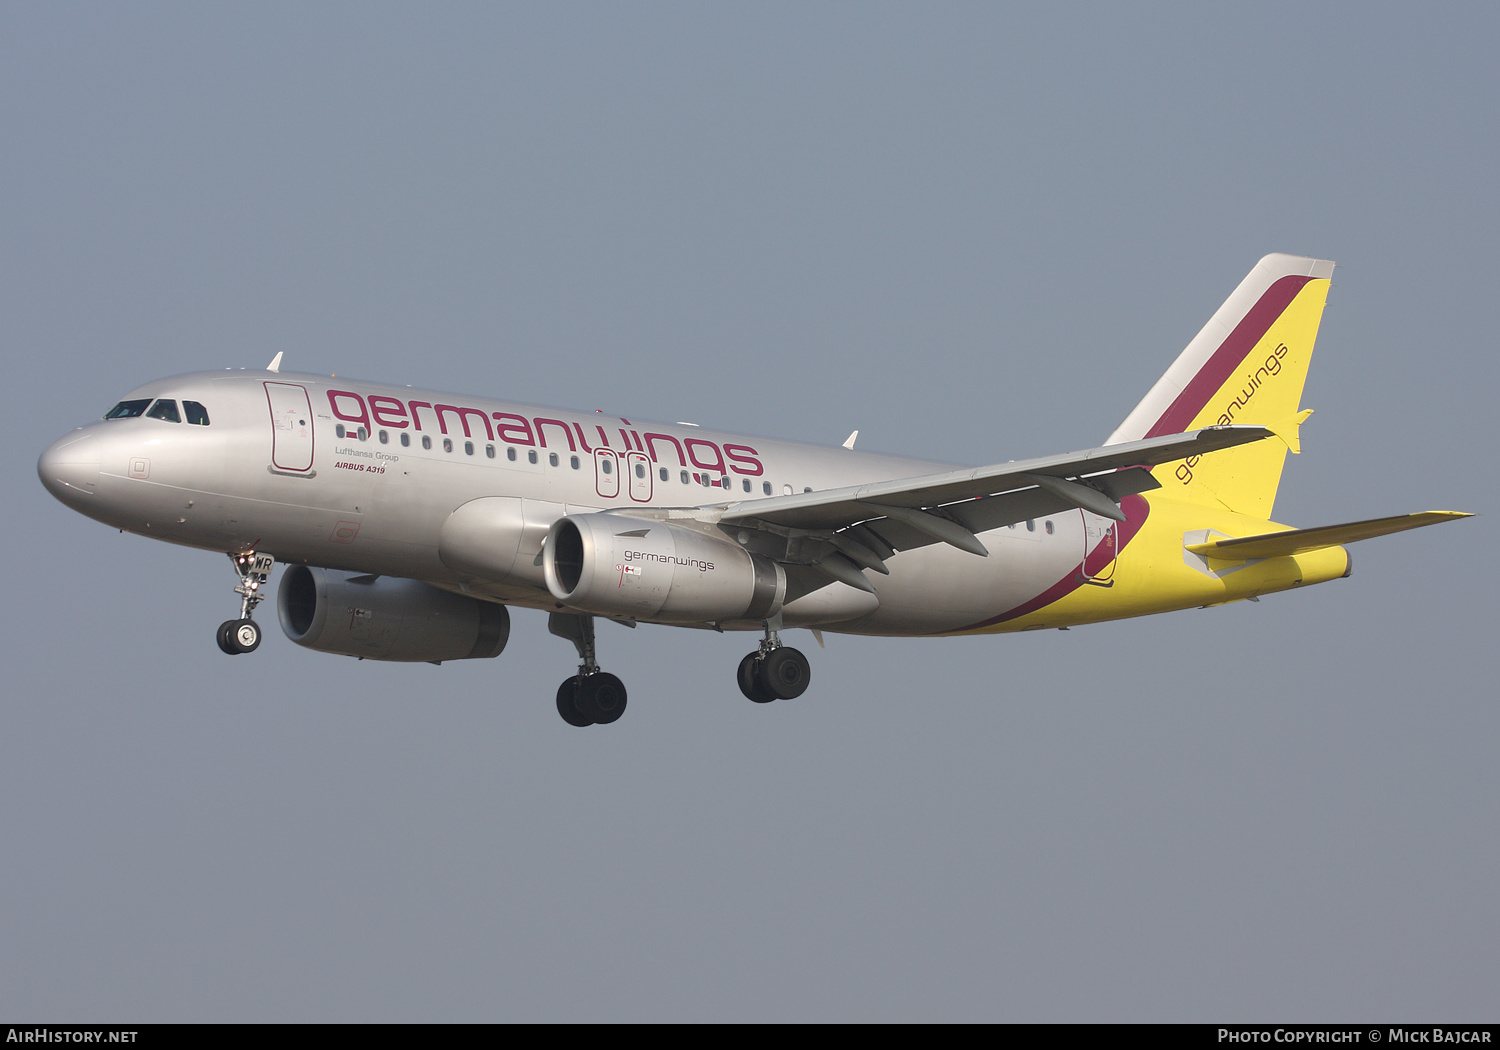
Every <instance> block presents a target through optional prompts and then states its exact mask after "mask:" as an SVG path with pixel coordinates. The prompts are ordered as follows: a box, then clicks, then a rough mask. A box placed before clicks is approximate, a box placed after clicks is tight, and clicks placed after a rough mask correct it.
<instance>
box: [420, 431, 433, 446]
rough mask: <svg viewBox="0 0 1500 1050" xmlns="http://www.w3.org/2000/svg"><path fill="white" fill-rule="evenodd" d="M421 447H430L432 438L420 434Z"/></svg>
mask: <svg viewBox="0 0 1500 1050" xmlns="http://www.w3.org/2000/svg"><path fill="white" fill-rule="evenodd" d="M422 447H423V448H431V447H432V438H430V437H428V436H427V435H426V434H423V435H422Z"/></svg>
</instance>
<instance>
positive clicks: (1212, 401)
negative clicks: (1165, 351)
mask: <svg viewBox="0 0 1500 1050" xmlns="http://www.w3.org/2000/svg"><path fill="white" fill-rule="evenodd" d="M1332 275H1333V263H1331V262H1328V261H1326V260H1322V259H1310V258H1305V257H1302V256H1294V255H1279V254H1278V255H1268V256H1266V257H1265V258H1264V259H1262V260H1261V261H1260V262H1259V263H1257V264H1256V266H1255V268H1254V269H1253V270H1251V271H1250V273H1249V275H1248V276H1247V277H1246V278H1245V279H1244V280H1243V281H1241V282H1240V285H1239V287H1238V288H1236V289H1235V290H1234V293H1233V294H1232V295H1230V297H1229V298H1228V299H1227V300H1225V302H1224V305H1223V306H1221V307H1219V309H1218V311H1217V312H1216V313H1215V314H1214V315H1213V317H1212V318H1210V319H1209V322H1208V324H1206V325H1204V327H1203V330H1202V331H1200V332H1199V333H1198V335H1197V336H1196V337H1195V338H1194V339H1193V341H1192V342H1191V343H1189V344H1188V345H1187V349H1185V350H1183V352H1182V353H1181V354H1180V355H1179V356H1178V358H1177V360H1176V361H1174V362H1173V363H1172V367H1171V368H1169V369H1167V371H1166V373H1165V374H1164V375H1163V376H1162V377H1161V378H1160V379H1159V380H1157V382H1156V385H1155V386H1153V387H1152V388H1151V390H1150V392H1149V393H1147V394H1146V396H1145V397H1144V398H1143V399H1142V400H1141V403H1140V404H1139V405H1137V406H1136V407H1135V410H1134V411H1132V412H1131V413H1130V415H1129V416H1127V417H1126V418H1125V421H1124V422H1123V423H1121V424H1120V426H1119V428H1118V429H1117V430H1116V431H1115V432H1114V433H1113V434H1112V435H1110V438H1109V440H1108V442H1106V443H1107V444H1111V445H1114V444H1119V443H1121V442H1124V441H1136V440H1139V439H1141V438H1148V437H1157V436H1159V435H1162V434H1178V433H1182V432H1183V431H1187V430H1194V429H1196V428H1198V427H1206V426H1214V425H1224V424H1229V423H1254V424H1257V425H1259V426H1263V427H1266V428H1267V429H1269V430H1272V431H1274V432H1275V433H1276V434H1277V436H1279V437H1280V438H1281V439H1282V440H1281V441H1259V442H1255V443H1253V444H1249V445H1242V446H1239V447H1237V448H1232V449H1225V450H1223V451H1220V452H1214V453H1211V454H1209V455H1206V456H1202V457H1197V458H1193V459H1187V460H1183V461H1182V462H1180V463H1166V464H1163V465H1161V466H1159V467H1157V468H1156V469H1155V470H1154V471H1152V473H1153V475H1154V476H1155V477H1156V480H1157V481H1159V482H1161V484H1162V488H1163V490H1164V492H1163V494H1164V495H1171V496H1175V497H1176V498H1178V499H1185V500H1189V501H1191V502H1196V503H1209V504H1216V505H1222V506H1225V507H1228V508H1229V509H1230V510H1233V511H1235V512H1237V513H1240V514H1248V515H1252V516H1254V517H1258V518H1266V519H1269V518H1270V517H1271V510H1272V507H1273V506H1274V505H1275V502H1276V488H1277V486H1278V485H1279V484H1280V482H1281V468H1282V465H1283V464H1284V463H1285V461H1286V454H1287V451H1288V450H1291V451H1292V452H1298V451H1300V442H1299V439H1298V434H1297V428H1298V427H1299V426H1300V425H1301V423H1302V421H1303V420H1305V419H1306V418H1307V417H1308V416H1309V415H1311V412H1307V411H1303V410H1302V409H1301V407H1300V402H1301V400H1302V386H1303V383H1304V382H1305V381H1306V380H1307V366H1308V364H1309V362H1310V361H1311V360H1312V352H1313V344H1314V342H1316V340H1317V338H1318V324H1319V322H1320V321H1321V320H1322V317H1323V304H1324V302H1325V301H1326V300H1327V298H1328V285H1329V280H1330V278H1331V277H1332Z"/></svg>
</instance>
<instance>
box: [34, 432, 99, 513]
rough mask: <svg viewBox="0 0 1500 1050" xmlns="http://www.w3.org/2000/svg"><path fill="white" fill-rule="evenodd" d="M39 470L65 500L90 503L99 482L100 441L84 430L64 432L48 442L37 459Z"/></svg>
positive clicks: (53, 490)
mask: <svg viewBox="0 0 1500 1050" xmlns="http://www.w3.org/2000/svg"><path fill="white" fill-rule="evenodd" d="M36 472H37V475H38V476H39V477H40V478H41V479H42V484H43V485H45V486H46V487H47V491H48V492H50V493H52V495H54V496H56V497H57V498H58V499H60V500H62V501H63V502H64V503H66V504H68V505H69V506H73V507H76V506H81V505H86V504H87V503H89V502H90V501H91V500H92V499H93V497H94V486H95V485H97V484H98V482H99V443H98V441H96V440H95V438H94V435H92V434H87V433H83V432H81V431H77V430H75V431H74V432H73V433H71V434H64V435H63V436H62V437H60V438H58V439H57V440H56V441H54V442H52V444H50V445H48V446H47V450H46V451H45V452H43V453H42V455H41V458H40V459H38V460H37V461H36Z"/></svg>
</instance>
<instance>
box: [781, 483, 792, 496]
mask: <svg viewBox="0 0 1500 1050" xmlns="http://www.w3.org/2000/svg"><path fill="white" fill-rule="evenodd" d="M781 494H782V495H783V496H790V495H791V494H792V486H790V485H783V486H781Z"/></svg>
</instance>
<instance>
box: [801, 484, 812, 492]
mask: <svg viewBox="0 0 1500 1050" xmlns="http://www.w3.org/2000/svg"><path fill="white" fill-rule="evenodd" d="M802 491H803V492H811V491H812V486H811V485H809V486H808V487H807V488H805V489H803V490H802Z"/></svg>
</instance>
